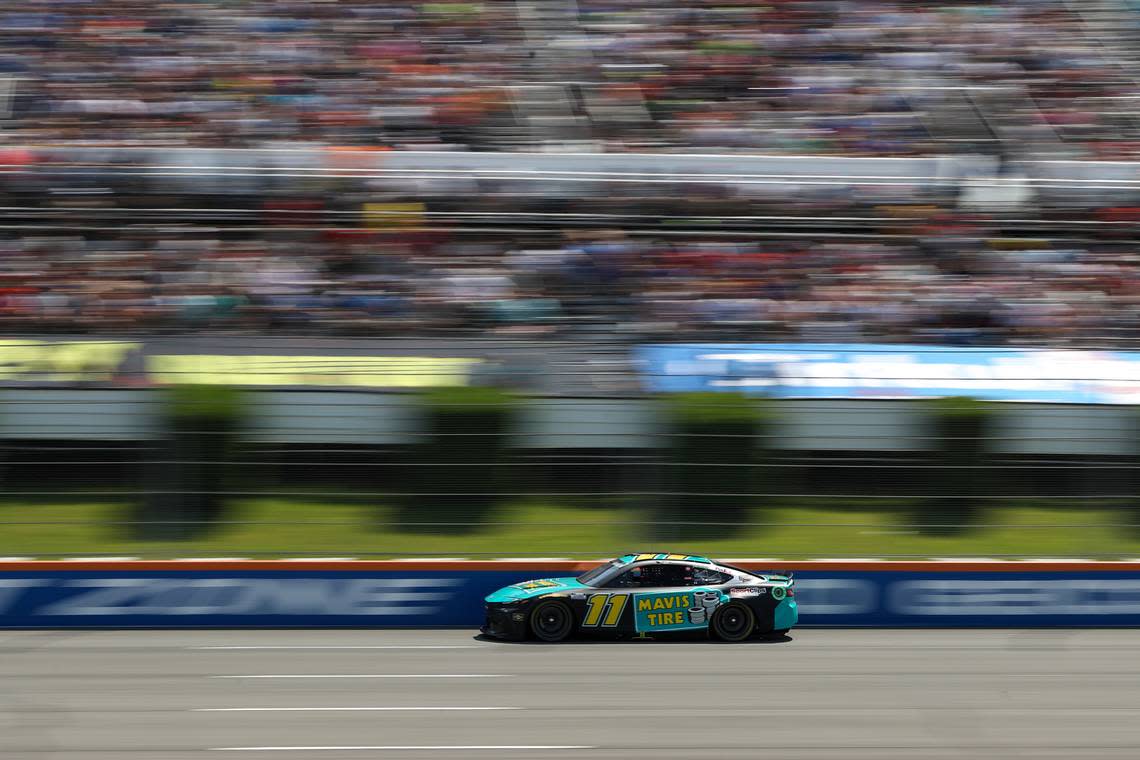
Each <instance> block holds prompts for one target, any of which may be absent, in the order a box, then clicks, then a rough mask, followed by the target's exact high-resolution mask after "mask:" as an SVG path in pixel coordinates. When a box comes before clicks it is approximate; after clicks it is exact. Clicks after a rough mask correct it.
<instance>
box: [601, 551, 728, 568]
mask: <svg viewBox="0 0 1140 760" xmlns="http://www.w3.org/2000/svg"><path fill="white" fill-rule="evenodd" d="M663 559H671V560H681V561H684V562H699V563H701V564H704V565H712V564H715V563H714V562H713V561H712V560H711V559H709V558H708V557H701V556H700V555H697V554H670V553H669V552H641V553H639V554H635V553H630V554H623V555H622V556H620V557H618V558H617V561H618V562H620V563H621V564H623V565H628V564H630V563H632V562H648V561H649V560H663Z"/></svg>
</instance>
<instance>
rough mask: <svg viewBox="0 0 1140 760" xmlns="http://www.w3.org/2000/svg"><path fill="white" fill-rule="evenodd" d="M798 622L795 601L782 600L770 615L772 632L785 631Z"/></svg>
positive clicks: (798, 613)
mask: <svg viewBox="0 0 1140 760" xmlns="http://www.w3.org/2000/svg"><path fill="white" fill-rule="evenodd" d="M799 621H800V611H799V608H798V607H797V605H796V600H795V599H784V600H782V601H781V602H780V603H779V604H777V605H776V609H775V611H774V612H773V614H772V630H773V631H786V630H787V629H789V628H791V627H793V626H795V624H796V623H798V622H799Z"/></svg>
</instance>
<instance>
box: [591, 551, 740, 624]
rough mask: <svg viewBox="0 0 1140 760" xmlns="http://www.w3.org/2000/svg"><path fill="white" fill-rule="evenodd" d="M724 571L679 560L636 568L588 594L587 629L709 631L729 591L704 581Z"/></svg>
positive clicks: (653, 563)
mask: <svg viewBox="0 0 1140 760" xmlns="http://www.w3.org/2000/svg"><path fill="white" fill-rule="evenodd" d="M720 575H721V574H718V573H715V572H714V573H712V574H711V575H710V573H709V569H708V568H703V567H699V566H695V565H691V564H686V563H678V562H652V563H644V564H640V565H637V566H634V567H632V568H630V569H628V570H626V571H625V572H624V573H621V574H619V575H617V576H615V577H614V578H613V579H611V580H610V581H609V582H608V583H606V585H605V587H604V589H603V590H600V591H599V592H598V593H595V594H591V595H590V596H589V597H588V598H587V600H586V611H585V614H584V615H583V617H582V628H583V629H584V630H597V629H604V628H607V627H609V628H611V629H613V630H615V631H624V632H632V633H638V634H647V633H652V632H667V631H686V630H700V629H704V628H706V627H707V626H708V621H709V618H710V617H711V614H712V612H713V611H714V610H715V609H716V607H717V606H719V605H720V603H721V601H722V600H723V595H722V594H721V592H720V591H717V590H715V589H713V588H708V587H707V586H708V585H710V584H708V583H702V582H703V581H709V580H718V578H717V577H713V576H720ZM706 576H708V577H706ZM724 580H727V577H726V578H724Z"/></svg>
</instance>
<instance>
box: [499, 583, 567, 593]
mask: <svg viewBox="0 0 1140 760" xmlns="http://www.w3.org/2000/svg"><path fill="white" fill-rule="evenodd" d="M558 585H560V584H558V583H555V582H554V581H527V582H526V583H516V584H515V585H514V586H512V587H511V588H517V589H522V590H523V591H534V590H535V589H538V588H554V587H556V586H558Z"/></svg>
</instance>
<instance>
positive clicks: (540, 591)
mask: <svg viewBox="0 0 1140 760" xmlns="http://www.w3.org/2000/svg"><path fill="white" fill-rule="evenodd" d="M584 588H590V587H589V586H587V585H585V584H583V583H579V582H578V579H577V578H542V579H540V580H535V581H524V582H523V583H516V584H514V585H513V586H504V587H503V588H501V589H499V590H498V591H496V592H494V593H492V594H490V595H488V596H487V597H486V599H485V601H488V602H499V603H502V602H520V601H523V600H524V599H533V598H534V597H536V596H543V595H545V594H554V593H558V592H560V591H577V590H579V589H584Z"/></svg>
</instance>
